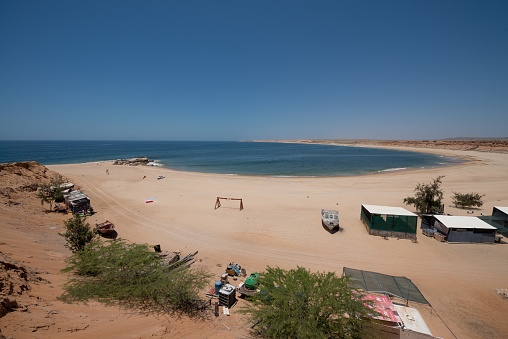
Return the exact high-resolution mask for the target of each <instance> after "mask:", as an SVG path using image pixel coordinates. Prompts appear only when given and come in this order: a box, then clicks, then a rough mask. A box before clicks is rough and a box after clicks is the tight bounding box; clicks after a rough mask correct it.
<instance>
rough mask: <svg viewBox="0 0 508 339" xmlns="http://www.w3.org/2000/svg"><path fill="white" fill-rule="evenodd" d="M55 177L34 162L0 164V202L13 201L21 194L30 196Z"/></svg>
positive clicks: (52, 173) (53, 173)
mask: <svg viewBox="0 0 508 339" xmlns="http://www.w3.org/2000/svg"><path fill="white" fill-rule="evenodd" d="M55 175H56V173H55V172H53V171H50V170H48V169H47V168H46V167H44V166H43V165H41V164H39V163H38V162H36V161H24V162H10V163H3V164H0V200H2V199H14V198H16V197H17V196H18V195H19V194H22V193H30V194H32V193H33V192H35V191H37V188H38V187H39V185H40V184H45V183H48V182H50V181H51V178H53V177H54V176H55Z"/></svg>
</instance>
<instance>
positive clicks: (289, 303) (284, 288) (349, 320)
mask: <svg viewBox="0 0 508 339" xmlns="http://www.w3.org/2000/svg"><path fill="white" fill-rule="evenodd" d="M258 288H259V289H260V290H261V292H260V293H258V294H255V295H254V296H253V297H252V298H253V299H252V301H253V304H252V305H251V306H250V307H249V306H248V307H247V308H244V309H242V312H244V313H246V314H247V315H248V316H249V317H250V320H251V321H252V322H253V323H256V324H259V325H258V326H257V327H256V328H257V331H258V332H259V334H261V335H262V336H263V337H267V338H361V337H364V336H365V330H364V329H363V324H364V322H365V321H366V320H365V319H366V316H367V315H368V314H369V313H371V311H370V309H369V308H368V307H367V306H366V305H365V303H364V302H363V301H362V300H361V295H360V294H358V293H355V292H354V290H352V289H351V288H350V287H349V284H348V281H347V278H346V277H337V276H336V275H335V273H330V272H329V273H324V272H323V273H311V272H310V271H309V270H307V269H305V268H302V267H298V268H297V269H296V270H295V269H293V270H290V271H285V270H283V269H281V268H271V267H267V269H266V272H264V273H261V274H260V279H259V287H258Z"/></svg>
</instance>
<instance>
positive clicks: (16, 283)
mask: <svg viewBox="0 0 508 339" xmlns="http://www.w3.org/2000/svg"><path fill="white" fill-rule="evenodd" d="M29 282H34V283H37V282H47V281H46V280H44V279H43V278H41V277H39V276H38V275H37V272H35V271H34V270H33V269H31V268H29V267H26V266H24V265H22V264H20V263H18V262H16V261H15V260H13V259H11V258H10V257H9V256H7V255H6V254H4V253H2V252H0V318H1V317H3V316H4V315H6V314H7V313H9V312H12V311H14V310H16V309H18V308H20V307H22V306H21V305H20V304H19V302H18V301H17V297H19V296H21V295H22V294H23V293H25V292H27V291H30V289H31V288H30V284H29Z"/></svg>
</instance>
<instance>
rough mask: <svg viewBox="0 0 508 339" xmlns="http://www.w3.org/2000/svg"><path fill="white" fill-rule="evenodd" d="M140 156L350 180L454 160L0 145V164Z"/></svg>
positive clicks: (202, 168)
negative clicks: (365, 175) (341, 177)
mask: <svg viewBox="0 0 508 339" xmlns="http://www.w3.org/2000/svg"><path fill="white" fill-rule="evenodd" d="M142 156H146V157H148V158H149V159H151V160H154V161H155V163H156V164H159V165H161V166H163V167H167V168H171V169H175V170H181V171H193V172H202V173H218V174H230V175H258V176H279V177H324V176H351V175H363V174H371V173H379V172H390V171H400V170H405V169H415V168H430V167H439V166H447V165H451V164H455V163H457V162H460V160H459V159H456V158H452V157H444V156H439V155H434V154H427V153H420V152H407V151H401V150H393V149H381V148H368V147H349V146H337V145H316V144H293V143H276V142H235V141H224V142H220V141H0V163H5V162H14V161H29V160H35V161H37V162H39V163H41V164H43V165H54V164H74V163H84V162H97V161H107V160H115V159H126V158H134V157H142Z"/></svg>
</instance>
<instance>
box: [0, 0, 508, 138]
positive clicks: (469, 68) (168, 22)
mask: <svg viewBox="0 0 508 339" xmlns="http://www.w3.org/2000/svg"><path fill="white" fill-rule="evenodd" d="M0 118H1V119H0V139H3V140H14V139H23V140H30V139H32V140H33V139H35V140H45V139H51V140H59V139H63V140H69V139H79V140H210V141H212V140H225V141H226V140H245V139H300V138H313V139H332V138H333V139H338V138H371V139H439V138H447V137H464V136H466V137H507V136H508V132H507V131H508V1H506V0H502V1H495V0H489V1H483V0H478V1H466V0H460V1H447V0H436V1H433V0H410V1H408V0H401V1H390V0H386V1H380V0H374V1H361V0H360V1H331V0H321V1H294V0H293V1H277V0H266V1H261V0H256V1H247V0H234V1H218V0H217V1H210V0H206V1H192V0H185V1H170V0H167V1H156V0H152V1H141V0H139V1H128V0H120V1H113V0H106V1H103V0H101V1H88V0H87V1H72V0H71V1H68V0H62V1H50V0H44V1H40V0H35V1H28V0H22V1H18V0H12V1H7V0H0Z"/></svg>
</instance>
